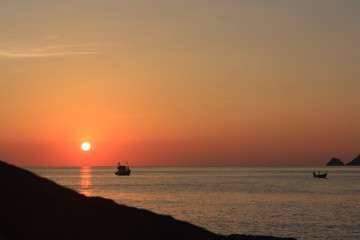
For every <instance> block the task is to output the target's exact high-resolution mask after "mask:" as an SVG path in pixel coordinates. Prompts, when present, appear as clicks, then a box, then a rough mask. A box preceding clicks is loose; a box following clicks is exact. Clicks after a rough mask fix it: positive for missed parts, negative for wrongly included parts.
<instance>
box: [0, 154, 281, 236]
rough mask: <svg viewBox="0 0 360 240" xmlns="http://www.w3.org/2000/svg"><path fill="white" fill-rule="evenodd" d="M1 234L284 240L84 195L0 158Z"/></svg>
mask: <svg viewBox="0 0 360 240" xmlns="http://www.w3.org/2000/svg"><path fill="white" fill-rule="evenodd" d="M0 189H1V195H0V196H1V197H0V213H1V218H0V238H7V239H124V240H128V239H129V240H130V239H131V240H137V239H139V240H140V239H157V240H160V239H174V240H176V239H189V240H191V239H194V240H195V239H196V240H201V239H204V240H205V239H206V240H212V239H218V240H222V239H224V240H225V239H234V240H237V239H281V238H275V237H257V236H245V235H230V236H221V235H217V234H214V233H211V232H209V231H207V230H205V229H202V228H200V227H197V226H194V225H192V224H189V223H186V222H183V221H178V220H175V219H174V218H172V217H170V216H164V215H159V214H155V213H152V212H150V211H147V210H141V209H137V208H133V207H127V206H124V205H119V204H116V203H115V202H114V201H112V200H108V199H104V198H100V197H86V196H83V195H81V194H78V193H77V192H75V191H73V190H71V189H68V188H65V187H62V186H59V185H57V184H56V183H54V182H52V181H50V180H48V179H45V178H41V177H38V176H37V175H35V174H33V173H31V172H29V171H26V170H23V169H21V168H17V167H15V166H12V165H9V164H7V163H5V162H2V161H0Z"/></svg>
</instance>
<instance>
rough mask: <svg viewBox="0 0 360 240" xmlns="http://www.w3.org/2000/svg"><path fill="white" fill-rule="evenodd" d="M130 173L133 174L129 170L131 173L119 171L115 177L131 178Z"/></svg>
mask: <svg viewBox="0 0 360 240" xmlns="http://www.w3.org/2000/svg"><path fill="white" fill-rule="evenodd" d="M130 173H131V170H129V171H117V172H115V175H117V176H129V175H130Z"/></svg>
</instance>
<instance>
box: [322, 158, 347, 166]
mask: <svg viewBox="0 0 360 240" xmlns="http://www.w3.org/2000/svg"><path fill="white" fill-rule="evenodd" d="M344 165H345V164H344V163H343V162H342V161H341V160H340V159H338V158H332V159H331V160H330V161H329V162H328V163H327V164H326V166H344Z"/></svg>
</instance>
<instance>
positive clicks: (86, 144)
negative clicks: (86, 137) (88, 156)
mask: <svg viewBox="0 0 360 240" xmlns="http://www.w3.org/2000/svg"><path fill="white" fill-rule="evenodd" d="M90 148H91V145H90V143H88V142H84V143H83V144H82V145H81V149H82V150H84V151H89V150H90Z"/></svg>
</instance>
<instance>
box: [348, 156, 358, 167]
mask: <svg viewBox="0 0 360 240" xmlns="http://www.w3.org/2000/svg"><path fill="white" fill-rule="evenodd" d="M346 166H360V155H359V156H357V158H355V159H354V160H352V161H351V162H348V163H347V164H346Z"/></svg>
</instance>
